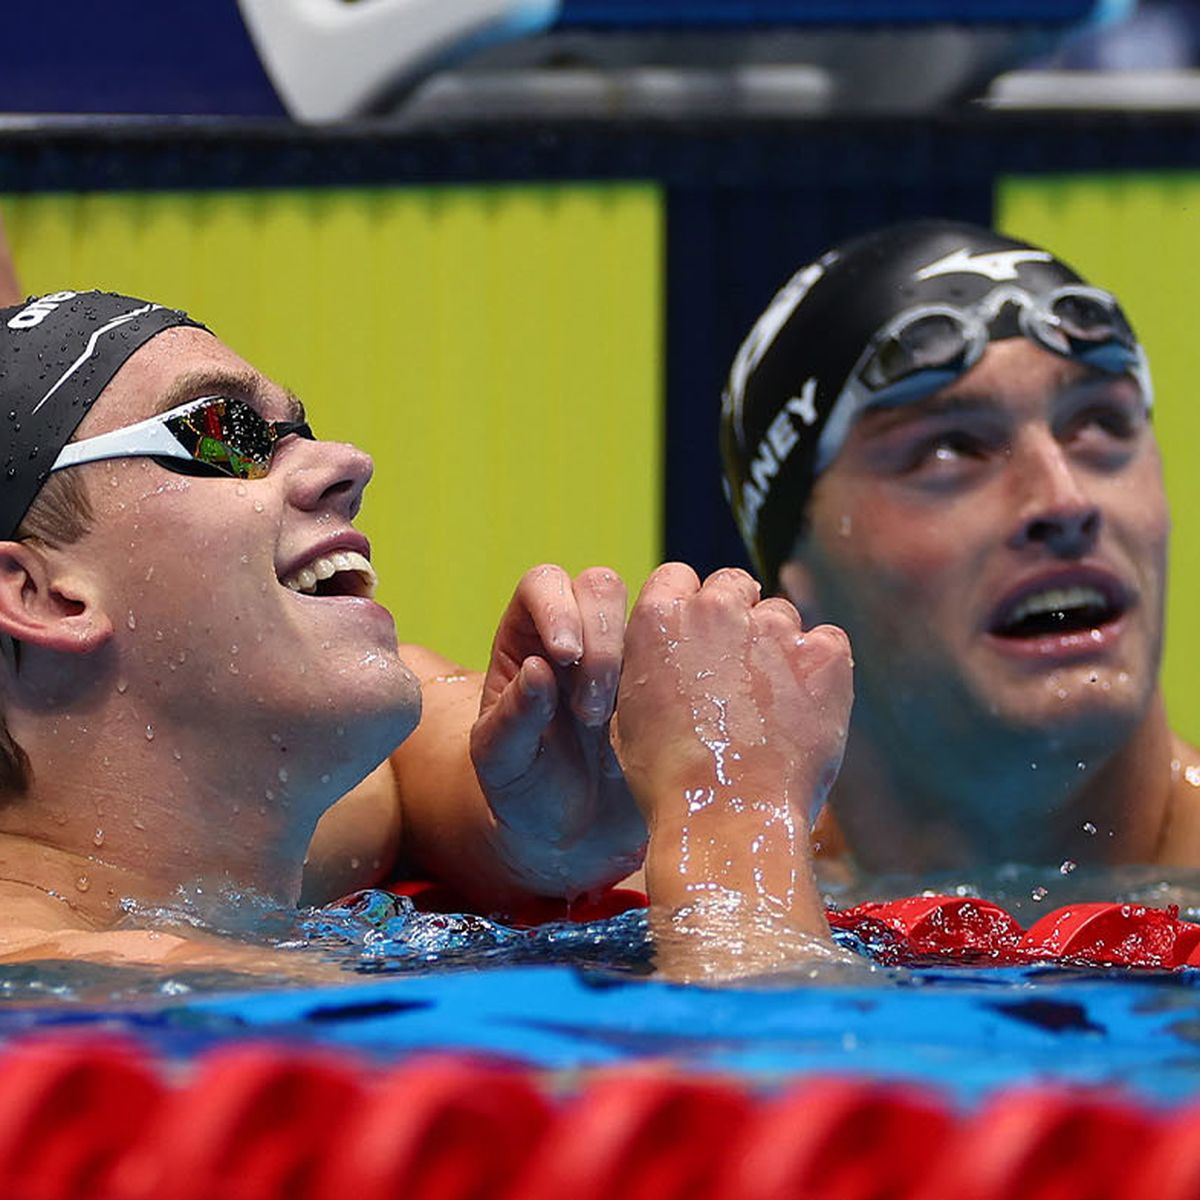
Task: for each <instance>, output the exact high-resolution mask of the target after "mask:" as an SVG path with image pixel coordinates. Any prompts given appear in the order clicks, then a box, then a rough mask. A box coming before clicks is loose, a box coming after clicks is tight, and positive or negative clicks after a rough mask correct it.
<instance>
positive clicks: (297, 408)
mask: <svg viewBox="0 0 1200 1200" xmlns="http://www.w3.org/2000/svg"><path fill="white" fill-rule="evenodd" d="M265 384H266V381H265V380H264V379H263V377H262V376H261V375H258V374H256V373H255V372H254V371H235V370H231V369H228V368H224V367H212V368H208V369H205V370H200V371H188V372H186V373H185V374H183V375H180V376H179V377H178V378H177V379H176V380H175V382H174V383H172V384H171V386H170V387H169V388H167V390H166V391H165V392H164V393H163V394H162V396H161V397H160V398H159V401H158V403H157V404H156V405H155V408H154V412H155V414H156V415H157V414H158V413H164V412H168V411H169V410H171V409H172V408H178V407H179V406H180V405H181V404H186V403H187V402H188V401H189V400H199V399H200V398H201V397H202V396H229V397H231V398H234V399H238V400H247V401H251V400H258V401H259V402H260V403H261V402H263V401H265V400H267V399H270V398H273V393H272V390H271V389H270V388H268V387H267V386H265ZM281 390H282V392H283V398H284V405H285V407H286V408H287V417H286V418H285V419H286V420H288V421H304V420H306V419H307V418H306V416H305V412H304V405H303V404H302V403H301V401H300V398H299V397H298V396H297V395H296V393H295V392H293V391H292V390H291V388H283V389H281Z"/></svg>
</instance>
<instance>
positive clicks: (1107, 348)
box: [721, 221, 1200, 872]
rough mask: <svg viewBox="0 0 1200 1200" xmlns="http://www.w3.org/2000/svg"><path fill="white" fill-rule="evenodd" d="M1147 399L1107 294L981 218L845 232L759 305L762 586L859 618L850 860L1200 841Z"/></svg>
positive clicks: (836, 809)
mask: <svg viewBox="0 0 1200 1200" xmlns="http://www.w3.org/2000/svg"><path fill="white" fill-rule="evenodd" d="M1152 404H1153V401H1152V393H1151V387H1150V377H1149V371H1148V368H1147V362H1146V355H1145V352H1144V350H1143V348H1142V346H1141V345H1140V343H1139V342H1138V341H1137V338H1136V336H1135V334H1134V332H1133V330H1132V329H1131V328H1130V325H1129V323H1128V321H1127V319H1126V317H1125V316H1124V314H1123V313H1122V311H1121V307H1120V305H1119V303H1118V301H1117V300H1116V298H1115V297H1113V296H1112V295H1111V294H1109V293H1108V292H1106V291H1104V290H1102V289H1100V288H1097V287H1094V286H1092V285H1091V284H1089V283H1087V282H1086V281H1084V280H1083V279H1081V278H1080V277H1079V276H1078V275H1077V274H1076V273H1075V272H1074V271H1073V270H1072V269H1071V268H1070V267H1068V266H1067V265H1066V264H1065V263H1063V262H1061V261H1060V260H1059V259H1057V258H1056V257H1055V256H1053V255H1052V254H1050V253H1049V252H1047V251H1045V250H1043V249H1040V248H1038V247H1035V246H1030V245H1028V244H1026V243H1024V242H1020V241H1015V240H1013V239H1011V238H1008V237H1004V236H1002V235H999V234H996V233H993V232H991V231H988V230H984V229H980V228H977V227H974V226H970V225H963V224H957V223H952V222H947V221H928V222H918V223H911V224H907V225H901V226H897V227H895V228H891V229H887V230H883V231H881V232H877V233H874V234H870V235H867V236H865V237H862V238H860V239H858V240H856V241H853V242H850V243H848V244H846V245H845V246H843V247H841V248H839V249H836V250H833V251H831V252H829V253H828V254H826V255H824V256H823V257H822V258H820V259H818V260H817V261H816V262H815V263H812V264H810V265H808V266H806V267H804V268H802V269H801V270H800V271H798V272H797V273H796V274H795V275H794V276H793V277H792V279H791V280H790V281H789V282H788V283H787V284H786V286H785V287H784V288H783V290H782V291H780V292H779V294H778V295H777V296H776V297H775V298H774V300H773V301H772V302H771V304H770V305H769V307H768V308H767V310H766V311H765V312H764V313H763V315H762V316H761V317H760V318H759V320H758V322H757V323H756V325H755V326H754V328H753V330H752V331H751V332H750V334H749V336H748V337H747V338H746V340H745V342H744V343H743V344H742V347H741V349H740V350H739V352H738V354H737V356H736V359H735V361H734V363H733V366H732V369H731V371H730V375H729V381H728V385H727V388H726V391H725V395H724V401H723V406H722V417H721V445H722V452H723V458H724V464H725V482H726V488H727V494H728V495H729V496H730V499H731V501H732V506H733V510H734V514H735V517H736V519H737V521H738V524H739V526H740V528H741V531H742V534H743V537H744V540H745V542H746V545H747V547H748V549H749V551H750V553H751V555H752V557H753V560H754V562H755V564H756V567H757V570H758V573H759V576H760V578H761V579H762V581H763V583H764V587H765V589H766V590H767V591H768V592H777V593H778V594H780V595H782V596H786V597H787V598H789V599H790V600H791V601H793V602H794V603H795V604H796V606H797V608H798V609H799V611H800V613H801V614H802V615H803V617H804V621H805V624H806V625H808V624H813V623H816V622H820V621H833V622H836V623H837V624H838V625H839V626H841V627H842V628H844V629H845V630H846V632H847V633H848V634H849V636H850V640H851V643H852V644H853V646H854V656H855V692H856V702H855V706H854V710H853V717H852V721H851V725H850V735H849V741H848V745H847V749H846V753H845V760H844V764H843V766H842V769H841V772H840V774H839V775H838V778H837V781H836V783H835V784H834V786H833V789H832V792H831V794H830V808H831V810H832V813H833V814H834V815H835V817H836V828H835V827H833V826H832V825H826V826H824V827H823V830H822V831H821V832H819V834H818V839H819V840H821V841H824V842H826V843H830V842H837V841H838V840H839V839H844V855H843V859H844V861H847V862H849V863H851V864H853V865H854V866H856V867H857V868H859V869H861V870H863V871H866V872H928V871H933V870H941V871H958V870H963V869H971V868H973V867H976V866H980V865H984V866H986V865H987V864H998V863H1003V862H1023V863H1034V864H1038V863H1044V864H1053V865H1058V864H1060V863H1071V864H1079V865H1086V864H1097V865H1105V864H1123V863H1146V864H1156V865H1162V866H1171V865H1187V866H1195V865H1197V864H1200V793H1197V791H1196V789H1195V788H1194V787H1193V786H1191V785H1190V784H1189V783H1188V782H1187V779H1188V778H1189V777H1192V778H1194V777H1195V770H1196V769H1197V768H1198V767H1200V755H1198V753H1197V751H1196V750H1195V749H1194V748H1193V747H1192V746H1190V745H1188V744H1187V743H1185V742H1184V741H1183V739H1182V738H1180V737H1179V736H1178V735H1177V734H1175V733H1173V732H1172V730H1171V729H1170V727H1169V725H1168V722H1167V717H1166V714H1165V710H1164V706H1163V699H1162V694H1161V690H1160V686H1159V680H1158V675H1159V666H1160V660H1161V653H1162V640H1163V602H1164V591H1165V582H1166V569H1167V535H1168V530H1169V524H1170V522H1169V516H1168V511H1167V502H1166V497H1165V494H1164V490H1163V482H1162V470H1161V464H1160V460H1159V451H1158V446H1157V444H1156V441H1155V436H1154V431H1153V427H1152V423H1151V415H1152ZM797 719H798V720H799V721H803V720H804V719H805V718H804V711H803V709H801V710H799V712H798V716H797Z"/></svg>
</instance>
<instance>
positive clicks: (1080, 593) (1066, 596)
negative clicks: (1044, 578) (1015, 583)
mask: <svg viewBox="0 0 1200 1200" xmlns="http://www.w3.org/2000/svg"><path fill="white" fill-rule="evenodd" d="M1107 604H1108V601H1107V600H1106V599H1105V596H1104V593H1103V592H1102V591H1100V589H1099V588H1094V587H1069V588H1047V589H1046V590H1045V591H1044V592H1034V593H1033V595H1031V596H1026V597H1025V599H1024V600H1022V601H1021V603H1020V604H1018V605H1017V607H1016V608H1015V609H1014V610H1013V612H1012V614H1011V615H1010V616H1009V618H1008V621H1007V622H1006V624H1009V625H1016V624H1017V623H1018V622H1020V621H1023V620H1025V618H1026V617H1032V616H1034V615H1036V614H1038V613H1048V612H1067V611H1068V610H1070V609H1072V608H1090V607H1097V608H1104V607H1105V606H1106V605H1107Z"/></svg>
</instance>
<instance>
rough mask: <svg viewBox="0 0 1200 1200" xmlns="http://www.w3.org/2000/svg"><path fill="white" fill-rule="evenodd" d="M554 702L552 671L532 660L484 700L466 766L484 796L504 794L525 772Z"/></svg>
mask: <svg viewBox="0 0 1200 1200" xmlns="http://www.w3.org/2000/svg"><path fill="white" fill-rule="evenodd" d="M557 703H558V685H557V683H556V682H555V679H554V672H553V670H552V669H551V667H550V665H549V663H547V662H546V661H545V659H542V658H537V657H530V658H527V659H525V661H524V662H523V663H522V664H521V667H520V670H519V671H517V673H516V675H515V676H513V678H512V679H511V680H510V681H509V682H508V684H507V685H505V687H504V688H503V689H502V690H500V691H499V693H498V694H495V695H494V696H493V697H490V698H489V697H486V696H485V699H484V702H483V704H482V705H481V708H480V713H479V719H478V720H477V721H476V722H475V724H474V726H473V727H472V729H471V762H472V763H473V764H474V766H475V773H476V774H477V775H478V776H479V782H480V783H481V784H482V785H483V788H484V791H485V792H488V793H491V792H492V791H493V790H495V791H499V790H503V789H504V788H506V787H508V786H509V785H511V784H513V783H515V782H516V781H517V780H519V779H521V778H523V777H524V776H525V775H526V774H527V773H528V771H529V769H530V768H531V767H532V766H533V764H534V763H535V762H536V761H537V758H538V756H539V755H540V753H541V749H542V735H543V734H544V733H545V732H546V728H547V726H548V725H549V724H550V720H551V718H552V717H553V716H554V710H555V706H556V705H557ZM489 798H490V795H489Z"/></svg>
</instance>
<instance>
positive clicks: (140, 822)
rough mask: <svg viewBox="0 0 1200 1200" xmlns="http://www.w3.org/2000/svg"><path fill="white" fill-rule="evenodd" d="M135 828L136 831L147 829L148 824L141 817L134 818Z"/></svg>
mask: <svg viewBox="0 0 1200 1200" xmlns="http://www.w3.org/2000/svg"><path fill="white" fill-rule="evenodd" d="M133 827H134V829H145V828H146V822H145V821H143V820H142V818H141V817H134V818H133Z"/></svg>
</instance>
